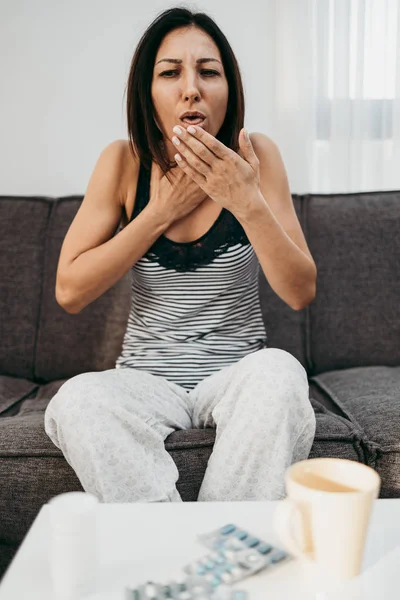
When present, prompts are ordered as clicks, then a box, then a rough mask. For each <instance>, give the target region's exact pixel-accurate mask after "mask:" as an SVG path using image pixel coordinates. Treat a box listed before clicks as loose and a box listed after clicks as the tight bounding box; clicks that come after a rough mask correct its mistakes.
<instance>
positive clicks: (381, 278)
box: [304, 191, 400, 374]
mask: <svg viewBox="0 0 400 600" xmlns="http://www.w3.org/2000/svg"><path fill="white" fill-rule="evenodd" d="M305 200H306V202H305V211H304V217H305V231H306V235H307V239H308V243H309V248H310V251H311V254H312V256H313V258H314V260H315V263H316V265H317V269H318V280H317V294H316V298H315V300H314V302H313V303H312V304H310V305H309V307H308V308H307V309H304V310H307V312H308V319H307V321H308V327H307V332H306V335H307V337H308V341H307V346H308V347H309V356H308V360H309V369H308V370H309V371H310V372H311V373H312V374H318V373H321V372H324V371H331V370H334V369H348V368H352V367H361V366H370V365H387V366H399V365H400V311H399V303H400V279H399V262H400V238H399V232H400V192H399V191H393V192H369V193H358V194H342V195H325V196H318V195H314V196H308V197H307V198H306V199H305Z"/></svg>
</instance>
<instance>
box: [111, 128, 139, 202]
mask: <svg viewBox="0 0 400 600" xmlns="http://www.w3.org/2000/svg"><path fill="white" fill-rule="evenodd" d="M102 154H103V155H104V159H105V161H106V162H107V167H108V169H109V172H110V174H111V173H113V174H114V176H116V177H117V178H118V183H119V186H118V189H119V198H120V200H121V203H122V204H123V205H124V206H125V204H126V201H127V198H128V197H129V195H130V192H131V190H132V186H133V187H134V188H135V189H136V184H137V179H138V173H139V164H140V162H139V158H138V156H137V155H136V154H135V153H134V151H133V150H132V149H131V147H130V145H129V140H123V139H118V140H114V141H113V142H111V143H110V144H108V145H107V146H106V147H105V148H104V150H103V152H102Z"/></svg>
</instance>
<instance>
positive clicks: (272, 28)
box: [266, 0, 400, 194]
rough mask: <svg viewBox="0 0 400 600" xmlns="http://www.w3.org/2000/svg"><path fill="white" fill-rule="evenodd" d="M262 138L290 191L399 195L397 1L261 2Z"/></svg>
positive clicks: (399, 22)
mask: <svg viewBox="0 0 400 600" xmlns="http://www.w3.org/2000/svg"><path fill="white" fill-rule="evenodd" d="M267 13H268V19H267V23H266V27H267V30H266V35H267V48H268V56H267V57H266V75H267V89H268V93H267V98H266V108H267V115H268V134H269V135H270V136H271V137H272V139H274V140H275V142H276V143H277V144H278V146H279V148H280V150H281V153H282V156H283V159H284V162H285V165H286V169H287V172H288V177H289V183H290V188H291V191H292V192H293V193H299V194H300V193H340V192H360V191H378V190H399V189H400V0H269V1H268V2H267Z"/></svg>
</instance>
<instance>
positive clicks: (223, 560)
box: [215, 556, 225, 565]
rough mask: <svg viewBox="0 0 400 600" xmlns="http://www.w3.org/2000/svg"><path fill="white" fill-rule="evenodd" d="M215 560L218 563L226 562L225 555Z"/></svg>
mask: <svg viewBox="0 0 400 600" xmlns="http://www.w3.org/2000/svg"><path fill="white" fill-rule="evenodd" d="M215 562H216V563H218V564H219V565H223V564H224V562H225V558H224V557H223V556H217V558H216V559H215Z"/></svg>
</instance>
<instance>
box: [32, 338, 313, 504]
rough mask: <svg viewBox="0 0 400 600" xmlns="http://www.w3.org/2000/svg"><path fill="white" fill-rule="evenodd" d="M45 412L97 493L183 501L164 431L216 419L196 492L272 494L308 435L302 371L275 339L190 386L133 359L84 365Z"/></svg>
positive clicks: (301, 455)
mask: <svg viewBox="0 0 400 600" xmlns="http://www.w3.org/2000/svg"><path fill="white" fill-rule="evenodd" d="M44 420H45V431H46V433H47V435H48V436H49V437H50V439H51V440H52V442H53V443H54V444H55V445H56V446H57V447H58V448H60V450H61V451H62V453H63V454H64V457H65V459H66V460H67V462H68V463H69V464H70V465H71V467H72V468H73V469H74V471H75V473H76V474H77V477H78V478H79V480H80V482H81V484H82V487H83V489H84V490H85V491H86V492H91V493H92V494H94V495H95V496H97V497H98V498H99V500H100V502H138V501H142V502H181V501H182V500H181V497H180V495H179V492H178V491H177V489H176V486H175V484H176V482H177V480H178V477H179V472H178V469H177V467H176V466H175V463H174V461H173V459H172V458H171V456H170V454H169V453H168V452H167V451H166V450H165V448H164V440H165V438H166V437H167V436H168V435H169V434H170V433H172V432H173V431H174V430H177V429H191V428H204V427H216V439H215V445H214V448H213V452H212V454H211V456H210V459H209V461H208V465H207V469H206V473H205V476H204V479H203V482H202V485H201V488H200V493H199V497H198V500H199V501H214V500H215V501H223V500H276V499H279V498H282V497H284V495H285V489H284V473H285V470H286V469H287V468H288V467H289V466H290V465H291V464H292V463H293V462H297V461H299V460H303V459H305V458H307V457H308V455H309V452H310V449H311V445H312V442H313V439H314V435H315V415H314V411H313V409H312V406H311V404H310V401H309V396H308V381H307V374H306V371H305V369H304V368H303V366H302V365H301V363H300V362H299V361H298V360H297V359H296V358H295V357H294V356H292V355H291V354H289V353H288V352H286V351H285V350H280V349H278V348H264V349H262V350H258V351H257V352H253V353H252V354H248V355H247V356H245V357H244V358H242V359H241V360H239V361H238V362H236V363H234V364H233V365H230V366H229V367H225V368H223V369H221V370H220V371H218V372H217V373H213V374H212V375H210V376H209V377H206V378H205V379H204V380H203V381H201V382H200V383H198V384H197V386H196V387H195V388H194V389H192V390H186V389H185V388H183V387H181V386H179V385H177V384H175V383H173V382H170V381H168V380H167V379H165V378H163V377H159V376H155V375H152V374H150V373H148V372H146V371H141V370H138V369H132V368H121V369H109V370H107V371H100V372H90V373H82V374H80V375H76V376H75V377H72V378H71V379H69V380H68V381H66V382H65V383H64V384H63V385H62V386H61V388H60V389H59V391H58V392H57V394H56V395H55V396H54V397H53V398H52V399H51V401H50V402H49V404H48V406H47V409H46V412H45V416H44Z"/></svg>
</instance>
